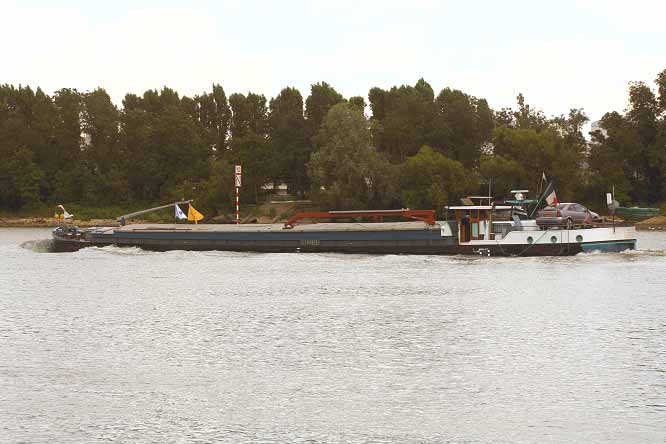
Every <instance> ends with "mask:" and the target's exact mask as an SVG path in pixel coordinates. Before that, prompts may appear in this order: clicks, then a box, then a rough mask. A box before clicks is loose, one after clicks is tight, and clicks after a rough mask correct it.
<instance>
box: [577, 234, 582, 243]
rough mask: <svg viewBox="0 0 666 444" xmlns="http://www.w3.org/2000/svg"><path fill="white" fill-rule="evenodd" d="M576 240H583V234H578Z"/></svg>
mask: <svg viewBox="0 0 666 444" xmlns="http://www.w3.org/2000/svg"><path fill="white" fill-rule="evenodd" d="M576 242H583V236H581V235H580V234H579V235H578V236H576Z"/></svg>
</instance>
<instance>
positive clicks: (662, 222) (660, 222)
mask: <svg viewBox="0 0 666 444" xmlns="http://www.w3.org/2000/svg"><path fill="white" fill-rule="evenodd" d="M636 229H637V230H640V231H666V216H656V217H651V218H650V219H646V220H644V221H641V222H638V223H637V224H636Z"/></svg>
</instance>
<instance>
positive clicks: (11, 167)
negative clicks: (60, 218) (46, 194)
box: [0, 147, 44, 209]
mask: <svg viewBox="0 0 666 444" xmlns="http://www.w3.org/2000/svg"><path fill="white" fill-rule="evenodd" d="M43 181H44V173H43V172H42V170H41V169H39V167H38V166H37V165H36V164H35V162H33V153H32V151H30V150H29V149H28V148H24V147H22V148H19V149H18V150H16V151H15V152H14V153H12V154H11V155H10V156H8V157H7V158H4V159H3V162H0V202H3V203H4V205H6V206H7V207H9V208H11V209H18V208H21V207H22V206H24V205H27V204H29V203H33V202H39V200H40V193H39V191H40V187H41V186H42V183H43Z"/></svg>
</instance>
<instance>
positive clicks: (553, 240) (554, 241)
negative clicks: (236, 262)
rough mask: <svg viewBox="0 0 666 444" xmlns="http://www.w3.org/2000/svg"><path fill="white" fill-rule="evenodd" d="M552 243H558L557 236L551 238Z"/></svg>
mask: <svg viewBox="0 0 666 444" xmlns="http://www.w3.org/2000/svg"><path fill="white" fill-rule="evenodd" d="M550 242H551V243H553V244H554V243H557V236H551V237H550Z"/></svg>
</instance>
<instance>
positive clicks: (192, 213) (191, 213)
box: [187, 204, 204, 224]
mask: <svg viewBox="0 0 666 444" xmlns="http://www.w3.org/2000/svg"><path fill="white" fill-rule="evenodd" d="M203 218H204V215H203V214H201V213H199V212H198V211H197V210H196V209H195V208H194V207H193V206H192V204H190V209H189V210H187V220H190V221H192V220H193V221H194V223H195V224H196V223H197V222H199V221H200V220H201V219H203Z"/></svg>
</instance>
